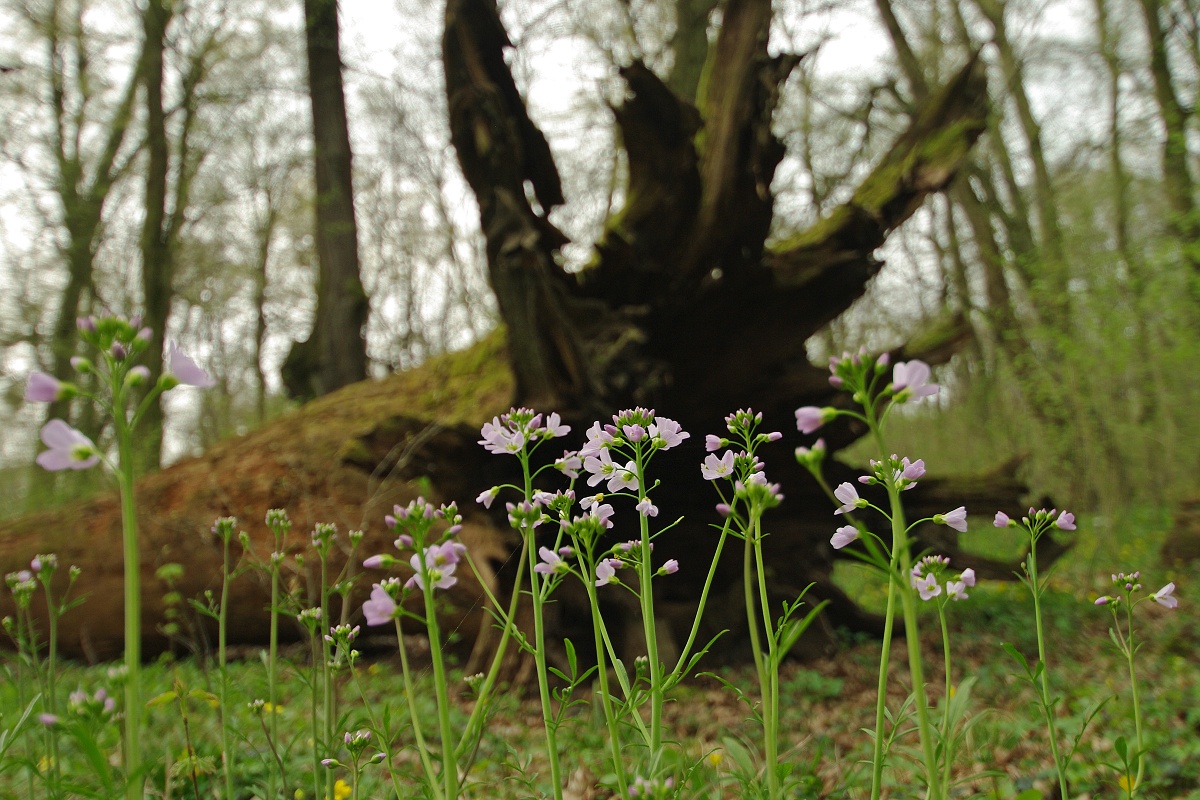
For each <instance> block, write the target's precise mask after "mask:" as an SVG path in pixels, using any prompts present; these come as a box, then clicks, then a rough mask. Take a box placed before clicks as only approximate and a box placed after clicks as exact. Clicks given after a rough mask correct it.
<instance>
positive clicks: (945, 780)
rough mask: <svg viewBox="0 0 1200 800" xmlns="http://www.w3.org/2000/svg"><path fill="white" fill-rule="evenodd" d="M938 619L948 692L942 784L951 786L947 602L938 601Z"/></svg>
mask: <svg viewBox="0 0 1200 800" xmlns="http://www.w3.org/2000/svg"><path fill="white" fill-rule="evenodd" d="M938 620H939V621H940V622H941V626H942V655H943V656H944V658H945V666H946V694H945V696H944V699H943V701H942V702H943V703H944V704H945V709H944V713H943V714H942V785H943V786H946V787H949V786H950V759H951V753H952V748H951V747H950V743H951V741H952V740H951V736H952V731H951V730H950V698H951V695H952V693H953V691H954V684H953V682H952V681H951V675H952V673H951V671H950V631H949V629H948V628H947V627H946V604H945V603H944V602H940V603H938Z"/></svg>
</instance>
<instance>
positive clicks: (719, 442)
mask: <svg viewBox="0 0 1200 800" xmlns="http://www.w3.org/2000/svg"><path fill="white" fill-rule="evenodd" d="M724 446H725V440H724V439H722V438H721V437H720V436H715V435H713V434H711V433H710V434H709V435H708V436H705V437H704V449H705V450H707V451H708V452H710V453H715V452H716V451H718V450H720V449H721V448H722V447H724Z"/></svg>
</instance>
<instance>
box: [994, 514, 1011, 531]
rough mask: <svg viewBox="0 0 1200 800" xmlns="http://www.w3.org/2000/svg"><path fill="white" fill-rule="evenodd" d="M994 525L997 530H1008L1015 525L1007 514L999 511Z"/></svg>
mask: <svg viewBox="0 0 1200 800" xmlns="http://www.w3.org/2000/svg"><path fill="white" fill-rule="evenodd" d="M992 524H993V525H995V526H996V527H997V528H1008V527H1011V526H1012V525H1013V524H1014V523H1013V521H1012V520H1011V519H1009V517H1008V514H1005V513H1004V512H1003V511H997V512H996V520H995V521H994V522H993V523H992Z"/></svg>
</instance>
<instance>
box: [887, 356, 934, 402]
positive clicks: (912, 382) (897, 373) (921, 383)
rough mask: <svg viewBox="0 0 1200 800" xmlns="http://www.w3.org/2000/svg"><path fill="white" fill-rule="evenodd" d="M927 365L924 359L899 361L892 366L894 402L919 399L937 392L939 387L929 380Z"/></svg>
mask: <svg viewBox="0 0 1200 800" xmlns="http://www.w3.org/2000/svg"><path fill="white" fill-rule="evenodd" d="M929 375H930V371H929V365H928V364H926V363H925V362H924V361H917V360H915V359H914V360H912V361H901V362H899V363H898V364H896V366H895V367H893V368H892V389H893V391H895V392H896V402H897V403H903V402H904V401H905V400H909V399H913V400H920V399H921V398H922V397H929V396H930V395H934V394H937V393H938V389H939V388H940V387H939V386H938V385H937V384H936V383H930V382H929Z"/></svg>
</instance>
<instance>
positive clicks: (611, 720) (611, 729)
mask: <svg viewBox="0 0 1200 800" xmlns="http://www.w3.org/2000/svg"><path fill="white" fill-rule="evenodd" d="M593 574H595V570H594V568H592V567H591V565H590V564H589V566H588V571H587V572H585V573H584V581H583V585H584V589H586V590H587V595H588V605H589V606H590V607H591V610H592V637H593V639H594V641H595V646H596V661H597V662H599V663H598V665H597V668H596V677H597V679H598V680H599V681H600V705H601V706H602V707H603V709H604V722H605V724H606V725H607V726H608V743H609V748H610V749H611V751H612V760H613V772H615V773H616V776H617V797H628V796H629V785H628V784H629V781H628V778H627V777H626V776H625V762H624V761H623V760H622V759H621V724H620V720H618V719H617V715H616V713H615V712H614V711H613V708H612V695H611V694H610V693H609V688H608V665H607V664H605V663H604V641H603V639H604V620H603V619H602V618H601V616H600V601H599V599H598V598H597V597H596V586H595V584H594V583H592V581H591V580H590V579H589V577H588V576H590V575H593Z"/></svg>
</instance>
